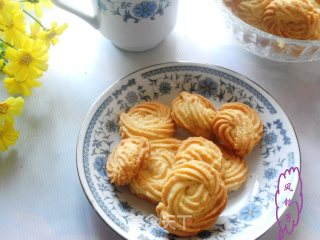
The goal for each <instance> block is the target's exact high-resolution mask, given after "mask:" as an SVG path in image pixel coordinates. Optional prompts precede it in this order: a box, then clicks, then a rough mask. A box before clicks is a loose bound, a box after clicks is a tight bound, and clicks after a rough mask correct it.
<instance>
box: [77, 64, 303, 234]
mask: <svg viewBox="0 0 320 240" xmlns="http://www.w3.org/2000/svg"><path fill="white" fill-rule="evenodd" d="M183 64H186V65H188V66H197V67H203V68H209V69H215V70H220V69H221V70H225V71H227V72H231V73H232V74H233V75H234V76H236V77H238V76H240V77H241V78H244V79H246V80H247V81H248V82H249V83H252V84H254V85H255V86H256V87H258V89H259V88H260V89H261V90H262V91H263V92H264V93H265V94H267V95H268V97H270V98H271V99H272V100H273V101H274V102H275V103H276V104H277V105H278V107H279V108H280V109H281V110H282V111H283V113H284V115H285V117H286V118H287V120H288V121H289V123H290V125H291V127H292V130H293V135H294V137H295V140H296V142H297V152H298V157H299V158H298V159H299V161H298V162H299V170H300V174H301V172H302V165H301V163H302V161H301V148H300V143H299V139H298V137H297V133H296V130H295V128H294V125H293V124H292V121H291V119H290V117H289V116H288V114H287V112H286V111H285V110H284V108H283V107H282V106H281V105H280V104H279V102H278V101H277V100H276V99H275V98H274V97H273V96H272V95H271V94H270V93H269V92H268V91H267V90H266V89H265V88H263V87H262V86H261V85H259V84H258V83H257V82H255V81H253V80H252V79H251V78H249V77H247V76H245V75H243V74H241V73H239V72H236V71H234V70H231V69H229V68H226V67H222V66H219V65H216V64H210V63H204V62H193V61H169V62H161V63H156V64H152V65H148V66H144V67H142V68H139V69H138V70H135V71H132V72H130V73H128V74H126V75H125V76H123V77H121V78H118V79H117V80H116V81H115V82H113V83H112V84H111V85H110V86H108V87H107V88H106V89H105V90H104V91H103V92H102V93H101V94H100V95H99V96H98V97H97V98H96V99H95V100H94V102H93V103H92V104H91V106H90V108H89V110H88V112H87V113H86V115H85V116H84V118H83V119H82V123H81V127H80V129H79V131H78V136H77V143H76V165H77V175H78V178H79V181H80V185H81V188H82V190H83V192H84V193H85V196H86V198H87V199H88V201H89V203H90V205H91V206H92V208H93V209H94V211H95V213H96V214H97V215H98V216H99V217H100V219H101V220H102V221H103V222H104V223H105V225H107V226H108V228H109V229H111V230H112V231H113V232H114V233H115V234H116V235H117V236H119V237H120V238H122V239H128V238H126V237H124V236H123V235H122V234H121V233H120V232H118V231H117V230H118V227H117V226H116V225H115V224H114V223H113V222H112V221H111V220H110V219H104V217H103V216H102V214H101V213H100V212H99V211H98V209H97V207H98V205H97V206H95V203H94V200H90V196H89V195H90V194H91V195H92V193H91V191H90V190H89V189H88V192H87V189H86V187H87V188H88V185H87V184H86V187H85V186H84V185H85V183H86V181H85V179H82V177H83V176H81V173H80V171H81V170H82V168H80V166H83V165H82V164H79V162H80V163H81V160H82V158H81V159H80V155H81V154H79V152H81V151H80V147H82V146H83V144H82V143H81V142H80V137H82V135H85V134H84V132H85V131H84V130H85V129H86V127H87V125H88V124H87V122H88V121H89V122H90V120H91V118H92V111H93V109H94V108H95V107H96V106H97V103H98V102H99V101H101V99H103V98H104V96H105V94H106V93H107V92H108V91H109V90H110V89H112V88H113V87H114V86H115V85H117V84H118V83H119V82H121V81H122V80H124V79H126V78H128V77H129V76H131V75H134V74H136V73H138V72H140V71H143V70H147V69H152V68H154V67H169V66H181V65H183ZM90 116H91V117H90ZM81 150H82V148H81ZM297 187H298V181H297V182H296V184H295V186H294V192H293V195H292V196H293V197H295V195H296V191H297ZM287 209H288V207H284V208H283V211H282V212H281V213H280V214H279V215H278V216H279V219H280V218H281V216H282V215H283V214H284V213H285V212H286V210H287ZM276 223H277V220H275V222H273V223H272V224H271V225H270V226H268V227H267V228H266V229H264V231H263V232H262V233H261V234H260V235H259V236H257V238H255V239H254V240H256V239H259V238H261V237H262V236H264V235H265V234H266V233H267V232H268V230H270V229H271V228H272V227H273V226H274V225H275V224H276Z"/></svg>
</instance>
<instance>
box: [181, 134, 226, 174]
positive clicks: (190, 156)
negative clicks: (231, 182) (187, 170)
mask: <svg viewBox="0 0 320 240" xmlns="http://www.w3.org/2000/svg"><path fill="white" fill-rule="evenodd" d="M191 160H197V161H202V162H206V163H208V164H209V165H210V166H212V167H213V168H215V169H216V170H217V171H218V172H220V173H222V171H223V162H222V153H221V151H220V148H219V147H218V146H217V145H215V144H214V143H213V142H211V141H209V140H207V139H205V138H203V137H189V138H188V139H186V140H184V141H183V142H182V144H181V146H180V147H179V149H178V151H177V153H176V155H175V164H176V165H178V164H181V163H184V162H187V161H191Z"/></svg>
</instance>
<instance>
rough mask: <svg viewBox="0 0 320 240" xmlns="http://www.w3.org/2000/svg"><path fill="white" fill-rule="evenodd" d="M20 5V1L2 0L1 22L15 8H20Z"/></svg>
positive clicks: (0, 6) (0, 3)
mask: <svg viewBox="0 0 320 240" xmlns="http://www.w3.org/2000/svg"><path fill="white" fill-rule="evenodd" d="M19 7H20V5H19V3H17V2H13V1H9V0H0V24H1V23H2V22H4V19H6V18H8V17H9V16H10V15H11V14H12V12H13V11H14V10H18V9H19Z"/></svg>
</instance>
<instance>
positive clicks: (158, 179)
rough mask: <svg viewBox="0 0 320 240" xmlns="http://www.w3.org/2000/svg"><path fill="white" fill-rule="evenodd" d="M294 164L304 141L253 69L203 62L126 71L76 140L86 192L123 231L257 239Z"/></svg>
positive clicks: (143, 236) (128, 235) (135, 235)
mask: <svg viewBox="0 0 320 240" xmlns="http://www.w3.org/2000/svg"><path fill="white" fill-rule="evenodd" d="M291 167H298V168H300V151H299V145H298V141H297V138H296V135H295V132H294V129H293V127H292V125H291V123H290V120H289V119H288V117H287V116H286V114H285V112H284V111H283V109H282V108H281V107H280V106H279V104H278V103H277V102H276V101H275V100H274V99H273V98H272V97H271V96H270V95H269V94H268V93H267V92H266V91H265V90H263V89H262V88H261V87H260V86H258V85H257V84H256V83H254V82H253V81H251V80H249V79H248V78H246V77H244V76H242V75H240V74H238V73H235V72H233V71H231V70H228V69H225V68H221V67H218V66H212V65H207V64H200V63H163V64H158V65H154V66H150V67H147V68H144V69H141V70H138V71H136V72H134V73H131V74H129V75H128V76H126V77H124V78H122V79H120V80H119V81H117V82H116V83H114V84H113V85H112V86H111V87H109V88H108V89H107V90H106V91H105V92H104V93H103V94H102V95H101V96H100V97H99V98H98V99H97V100H96V102H95V103H94V104H93V106H92V108H91V109H90V111H89V113H88V114H87V116H86V118H85V120H84V122H83V125H82V127H81V130H80V133H79V138H78V144H77V168H78V174H79V178H80V182H81V184H82V187H83V190H84V192H85V194H86V196H87V197H88V200H89V201H90V203H91V204H92V206H93V208H94V209H95V210H96V212H97V213H98V214H99V215H100V217H101V218H102V219H103V220H104V221H105V222H106V224H107V225H109V226H110V227H111V228H112V229H113V230H114V231H115V232H116V233H118V234H119V235H120V236H121V237H123V238H125V239H138V240H151V239H152V240H160V239H162V240H163V239H184V238H188V239H217V240H218V239H219V240H220V239H231V240H233V239H234V240H236V239H248V240H249V239H257V238H258V237H259V236H261V235H262V234H263V233H264V232H266V231H267V230H268V229H269V228H270V227H271V226H272V225H273V224H274V223H275V222H276V221H277V216H281V215H282V213H283V212H284V211H285V210H286V208H287V207H286V206H285V204H282V205H280V206H276V204H275V193H276V191H277V188H278V177H279V175H280V174H281V173H282V172H284V171H285V170H286V169H289V168H291ZM289 180H290V181H291V187H292V189H293V190H294V189H295V188H296V186H297V184H298V179H297V178H296V177H295V176H292V177H291V178H290V179H288V181H289ZM293 194H294V191H288V192H287V193H286V195H283V196H281V197H283V198H284V199H287V198H290V199H292V197H293ZM284 199H282V200H284ZM276 214H277V215H276Z"/></svg>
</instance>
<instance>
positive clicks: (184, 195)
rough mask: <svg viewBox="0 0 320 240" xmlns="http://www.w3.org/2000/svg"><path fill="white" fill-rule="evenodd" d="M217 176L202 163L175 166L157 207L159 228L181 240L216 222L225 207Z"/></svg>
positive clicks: (191, 162) (214, 171) (223, 188)
mask: <svg viewBox="0 0 320 240" xmlns="http://www.w3.org/2000/svg"><path fill="white" fill-rule="evenodd" d="M227 198H228V196H227V190H226V188H225V186H224V183H223V180H222V178H221V176H220V173H219V172H218V171H217V170H215V169H214V168H213V167H211V166H210V165H209V164H207V163H205V162H201V161H188V162H185V163H183V164H179V165H177V166H175V167H174V168H173V169H172V171H171V173H170V174H169V176H168V181H167V183H166V184H165V185H164V188H163V191H162V202H160V203H159V204H158V206H157V208H156V212H157V214H158V217H159V219H160V226H162V227H164V228H165V229H166V230H167V231H169V232H170V233H172V234H175V235H177V236H180V237H188V236H193V235H196V234H197V233H198V232H200V231H202V230H204V229H207V228H208V227H210V226H212V224H213V223H214V222H215V221H216V220H217V218H218V216H219V215H220V213H221V212H222V211H223V210H224V208H225V206H226V204H227Z"/></svg>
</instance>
